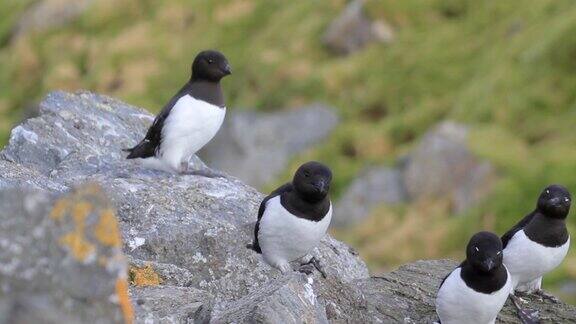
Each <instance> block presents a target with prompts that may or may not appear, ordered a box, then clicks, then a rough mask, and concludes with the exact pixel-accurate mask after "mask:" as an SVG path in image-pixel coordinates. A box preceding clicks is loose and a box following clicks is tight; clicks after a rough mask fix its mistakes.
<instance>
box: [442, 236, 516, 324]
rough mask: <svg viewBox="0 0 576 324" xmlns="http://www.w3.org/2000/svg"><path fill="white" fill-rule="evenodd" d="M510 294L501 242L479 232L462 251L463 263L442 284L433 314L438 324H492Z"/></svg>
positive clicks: (495, 237)
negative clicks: (435, 315) (438, 319)
mask: <svg viewBox="0 0 576 324" xmlns="http://www.w3.org/2000/svg"><path fill="white" fill-rule="evenodd" d="M511 291H512V280H511V278H510V273H509V272H508V271H507V270H506V266H504V264H503V263H502V241H501V240H500V238H499V237H498V236H496V235H495V234H493V233H490V232H479V233H476V234H475V235H474V236H472V238H471V239H470V241H469V243H468V246H467V247H466V260H465V261H464V262H462V264H460V266H458V267H457V268H456V269H455V270H453V271H452V272H451V273H450V274H449V275H448V276H447V277H446V278H444V280H443V281H442V284H441V285H440V289H439V290H438V295H437V297H436V313H438V316H439V317H440V322H441V323H442V324H461V323H467V324H474V323H477V324H489V323H494V322H495V321H496V317H497V316H498V313H499V312H500V310H501V309H502V307H503V306H504V303H505V302H506V299H508V295H509V294H510V292H511Z"/></svg>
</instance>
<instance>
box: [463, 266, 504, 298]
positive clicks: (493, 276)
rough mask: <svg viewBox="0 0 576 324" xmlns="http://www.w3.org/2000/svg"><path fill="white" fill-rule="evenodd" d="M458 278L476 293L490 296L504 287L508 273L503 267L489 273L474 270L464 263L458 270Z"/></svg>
mask: <svg viewBox="0 0 576 324" xmlns="http://www.w3.org/2000/svg"><path fill="white" fill-rule="evenodd" d="M460 277H462V280H464V282H466V285H467V286H468V287H470V288H472V289H474V290H475V291H477V292H481V293H485V294H490V293H493V292H495V291H497V290H500V288H502V287H504V285H505V284H506V281H507V280H508V272H507V271H506V268H505V267H504V266H503V265H500V266H498V267H497V268H495V269H493V270H492V271H490V272H482V271H479V270H476V269H474V268H473V267H472V265H471V264H470V263H469V262H468V261H464V262H463V264H462V268H461V269H460Z"/></svg>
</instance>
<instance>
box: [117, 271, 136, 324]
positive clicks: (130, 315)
mask: <svg viewBox="0 0 576 324" xmlns="http://www.w3.org/2000/svg"><path fill="white" fill-rule="evenodd" d="M116 295H117V296H118V304H119V305H120V309H122V314H123V315H124V323H126V324H132V322H133V321H134V310H133V309H132V303H131V302H130V296H129V295H128V281H126V279H122V278H118V280H116Z"/></svg>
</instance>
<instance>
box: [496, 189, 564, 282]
mask: <svg viewBox="0 0 576 324" xmlns="http://www.w3.org/2000/svg"><path fill="white" fill-rule="evenodd" d="M571 202H572V198H571V197H570V193H569V192H568V190H567V189H566V188H564V187H563V186H560V185H551V186H548V187H546V188H545V189H544V191H542V193H541V194H540V197H539V198H538V203H537V205H536V209H535V210H534V211H533V212H531V213H530V214H528V215H527V216H526V217H524V218H523V219H522V220H521V221H520V222H518V224H516V225H515V226H514V227H512V229H511V230H509V231H508V232H507V233H506V234H504V236H502V243H503V244H504V264H506V267H508V270H509V271H510V274H511V275H512V281H513V283H514V290H515V291H521V292H528V293H532V292H538V293H542V291H541V290H540V288H541V287H542V276H543V275H544V274H546V273H548V272H550V271H552V270H553V269H554V268H556V267H557V266H558V265H560V263H562V260H564V257H565V256H566V254H567V253H568V247H569V246H570V235H569V234H568V230H567V229H566V217H567V216H568V212H569V211H570V204H571Z"/></svg>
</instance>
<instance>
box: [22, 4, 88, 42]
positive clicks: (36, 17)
mask: <svg viewBox="0 0 576 324" xmlns="http://www.w3.org/2000/svg"><path fill="white" fill-rule="evenodd" d="M93 1H94V0H41V1H35V2H33V4H32V5H31V6H30V7H29V8H28V9H26V10H25V11H24V13H23V14H22V15H21V17H20V19H18V21H17V23H16V25H15V26H14V28H13V30H12V32H11V34H12V37H13V38H17V37H20V36H22V35H24V34H26V33H29V32H37V31H44V30H48V29H51V28H56V27H60V26H63V25H65V24H67V23H69V22H72V21H74V20H75V19H76V18H78V17H79V16H80V15H81V14H82V13H84V12H85V11H86V10H87V9H88V8H89V7H90V5H91V4H92V2H93Z"/></svg>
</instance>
